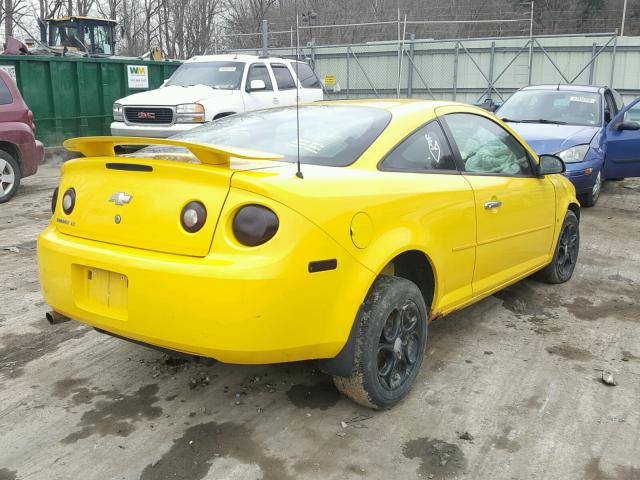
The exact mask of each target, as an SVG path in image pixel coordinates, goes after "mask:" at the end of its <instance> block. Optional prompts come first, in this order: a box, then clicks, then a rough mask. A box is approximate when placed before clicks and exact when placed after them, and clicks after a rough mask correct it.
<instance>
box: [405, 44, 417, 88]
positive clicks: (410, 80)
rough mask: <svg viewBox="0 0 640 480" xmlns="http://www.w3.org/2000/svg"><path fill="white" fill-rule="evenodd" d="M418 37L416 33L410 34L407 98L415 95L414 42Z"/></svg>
mask: <svg viewBox="0 0 640 480" xmlns="http://www.w3.org/2000/svg"><path fill="white" fill-rule="evenodd" d="M415 39H416V34H415V33H411V34H409V41H410V42H411V44H410V45H409V63H408V64H407V68H408V70H407V98H411V97H412V96H413V67H412V65H413V63H414V62H413V58H414V57H413V56H414V50H415V45H414V44H413V42H414V40H415Z"/></svg>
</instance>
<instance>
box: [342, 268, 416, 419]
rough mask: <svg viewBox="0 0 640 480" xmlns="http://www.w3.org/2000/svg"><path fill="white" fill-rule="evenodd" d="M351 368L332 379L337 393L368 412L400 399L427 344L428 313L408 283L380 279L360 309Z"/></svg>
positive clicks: (387, 405) (405, 392)
mask: <svg viewBox="0 0 640 480" xmlns="http://www.w3.org/2000/svg"><path fill="white" fill-rule="evenodd" d="M356 321H358V322H359V324H360V328H359V331H358V333H357V337H356V344H355V355H354V365H353V368H352V374H351V375H350V376H349V377H339V376H335V377H334V378H333V380H334V383H335V385H336V387H337V388H338V390H340V391H341V392H342V393H343V394H345V395H346V396H348V397H349V398H351V399H352V400H353V401H355V402H356V403H359V404H360V405H364V406H367V407H371V408H376V409H378V408H386V407H391V406H393V405H395V404H396V403H398V402H399V401H400V400H402V398H404V397H405V396H406V395H407V393H408V392H409V390H410V389H411V387H412V385H413V383H414V382H415V379H416V376H417V375H418V372H419V370H420V366H421V365H422V357H423V355H424V349H425V345H426V343H427V308H426V306H425V303H424V299H423V297H422V293H421V292H420V289H419V288H418V287H417V286H416V285H415V284H414V283H413V282H410V281H409V280H406V279H404V278H399V277H389V276H380V277H378V279H377V280H376V281H375V283H374V284H373V286H372V287H371V290H370V291H369V294H368V295H367V298H366V300H365V302H364V304H363V306H362V308H361V309H360V312H359V314H358V319H357V320H356Z"/></svg>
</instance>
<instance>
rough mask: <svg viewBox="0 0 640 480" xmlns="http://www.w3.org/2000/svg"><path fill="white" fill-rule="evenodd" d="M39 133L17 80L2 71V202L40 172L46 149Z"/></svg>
mask: <svg viewBox="0 0 640 480" xmlns="http://www.w3.org/2000/svg"><path fill="white" fill-rule="evenodd" d="M35 132H36V126H35V125H34V124H33V113H31V110H29V107H27V105H26V103H24V100H23V99H22V95H20V92H19V91H18V87H17V86H16V84H15V82H14V81H13V79H12V78H11V77H10V76H9V74H8V73H7V72H5V71H4V70H1V69H0V203H4V202H7V201H9V200H10V199H11V197H13V196H14V195H15V193H16V190H17V189H18V187H19V186H20V179H21V178H22V177H27V176H29V175H33V174H34V173H36V171H37V170H38V165H39V164H40V162H41V161H42V157H43V155H44V148H43V146H42V143H41V142H39V141H38V140H36V139H35V137H34V134H35Z"/></svg>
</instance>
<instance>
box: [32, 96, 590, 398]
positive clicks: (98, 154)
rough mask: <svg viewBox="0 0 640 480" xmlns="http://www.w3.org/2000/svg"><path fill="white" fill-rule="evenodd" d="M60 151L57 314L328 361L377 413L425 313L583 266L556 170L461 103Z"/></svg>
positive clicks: (243, 359)
mask: <svg viewBox="0 0 640 480" xmlns="http://www.w3.org/2000/svg"><path fill="white" fill-rule="evenodd" d="M298 125H299V128H298ZM119 145H150V146H148V147H146V148H145V149H143V150H140V151H138V152H137V153H135V154H130V155H125V156H115V155H114V147H116V146H119ZM65 146H66V147H67V148H68V149H69V150H72V151H77V152H81V153H83V154H84V156H85V157H86V158H78V159H75V160H72V161H69V162H67V163H65V164H64V165H63V166H62V177H61V180H60V185H59V189H57V191H56V192H55V193H54V198H53V201H52V210H53V216H52V219H51V223H50V225H49V226H48V227H47V229H46V230H45V231H44V232H43V233H42V234H41V235H40V237H39V240H38V259H39V268H40V279H41V282H42V288H43V291H44V296H45V299H46V301H47V302H48V303H49V304H50V305H51V307H52V308H53V311H52V312H50V314H49V315H48V318H49V319H50V321H52V322H56V321H61V320H67V319H68V318H69V317H71V318H74V319H77V320H79V321H81V322H84V323H87V324H89V325H92V326H94V327H95V328H97V329H99V330H100V331H102V332H106V333H110V334H112V335H115V336H118V337H123V338H126V339H129V340H133V341H136V342H141V343H145V344H151V345H154V346H158V347H162V348H166V349H170V350H174V351H179V352H183V353H187V354H194V355H199V356H206V357H211V358H214V359H217V360H220V361H222V362H231V363H244V364H249V363H251V364H258V363H276V362H291V361H298V360H311V359H314V360H320V362H321V366H322V368H323V369H324V370H325V371H326V372H328V373H330V374H331V375H333V377H334V380H335V384H336V386H337V387H338V389H339V390H340V391H342V392H343V393H345V394H346V395H348V396H349V397H351V398H352V399H353V400H355V401H356V402H358V403H360V404H363V405H367V406H370V407H373V408H383V407H389V406H391V405H393V404H395V403H396V402H398V401H399V400H400V399H401V398H403V397H404V396H405V395H406V394H407V392H408V391H409V389H410V388H411V386H412V384H413V382H414V381H415V378H416V376H417V374H418V370H419V368H420V365H421V363H422V357H423V353H424V349H425V344H426V340H427V326H428V322H429V320H433V319H435V318H438V317H441V316H443V315H446V314H448V313H450V312H453V311H454V310H458V309H461V308H463V307H465V306H466V305H469V304H471V303H474V302H476V301H478V300H479V299H481V298H483V297H486V296H487V295H491V294H492V293H493V292H496V291H497V290H500V289H501V288H504V287H506V286H507V285H509V284H512V283H514V282H517V281H518V280H520V279H522V278H525V277H527V276H529V275H531V274H533V273H536V272H537V275H538V276H540V277H541V278H542V279H543V280H546V281H548V282H550V283H560V282H564V281H567V280H568V279H569V278H570V277H571V275H572V273H573V269H574V266H575V264H576V259H577V255H578V241H579V230H578V219H579V216H580V210H579V203H578V201H577V200H576V197H575V191H574V188H573V186H572V185H571V183H570V182H569V181H567V180H566V179H565V178H564V177H563V176H562V175H561V173H562V172H563V171H564V164H563V163H562V161H561V160H560V159H558V158H557V157H553V156H542V157H541V158H538V157H537V156H536V154H535V153H534V152H533V151H532V150H531V149H530V148H529V147H528V146H527V145H526V144H525V143H524V142H523V141H522V139H520V137H518V136H517V134H515V133H514V132H513V131H512V130H511V129H510V128H509V127H508V126H506V125H505V124H504V123H502V122H501V121H499V120H498V119H496V118H495V117H494V116H492V115H491V114H489V113H487V112H485V111H484V110H481V109H479V108H475V107H471V106H468V105H462V104H457V103H451V102H427V101H401V100H387V101H370V100H366V101H365V100H363V101H339V102H325V103H318V104H312V105H302V106H300V108H299V111H298V112H296V108H295V107H287V108H277V109H270V110H262V111H257V112H252V113H248V114H243V115H233V116H230V117H227V118H223V119H220V120H217V121H215V122H212V123H210V124H208V125H205V126H203V127H200V128H198V129H194V130H192V131H190V132H188V133H185V134H181V135H180V136H176V137H174V138H169V139H151V138H134V137H87V138H77V139H73V140H68V141H67V142H65ZM298 160H299V162H300V165H299V166H298V164H297V162H298ZM58 192H59V193H58Z"/></svg>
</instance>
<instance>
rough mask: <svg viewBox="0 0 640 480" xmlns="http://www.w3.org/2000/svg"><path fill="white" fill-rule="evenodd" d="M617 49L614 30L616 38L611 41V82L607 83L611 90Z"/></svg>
mask: <svg viewBox="0 0 640 480" xmlns="http://www.w3.org/2000/svg"><path fill="white" fill-rule="evenodd" d="M617 47H618V30H617V29H616V36H615V37H614V39H613V55H612V56H611V81H610V82H609V86H610V87H611V88H613V79H614V76H613V72H614V70H615V69H616V49H617Z"/></svg>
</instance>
